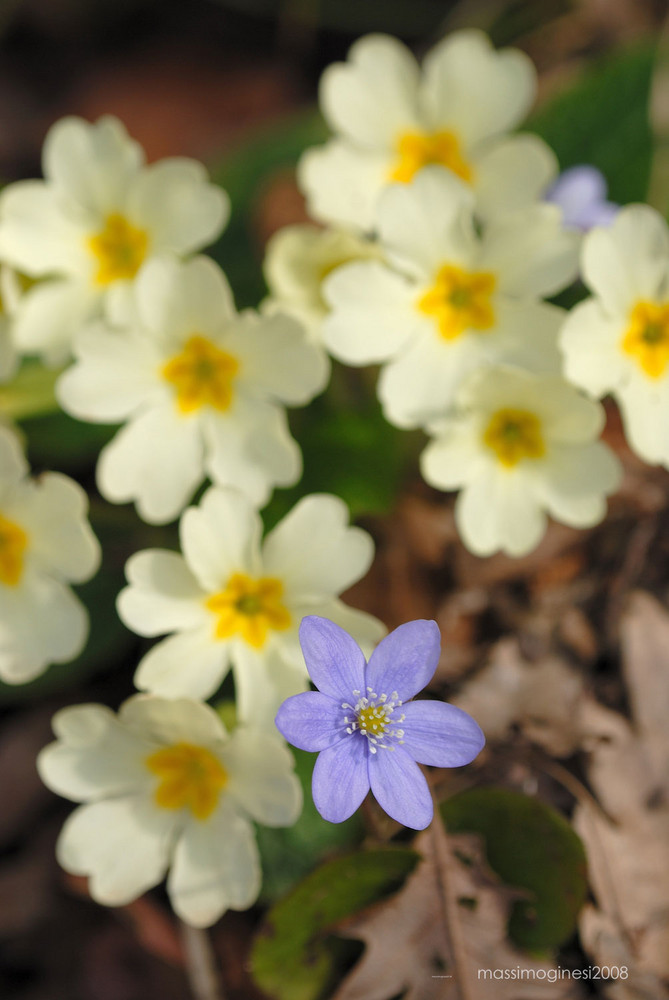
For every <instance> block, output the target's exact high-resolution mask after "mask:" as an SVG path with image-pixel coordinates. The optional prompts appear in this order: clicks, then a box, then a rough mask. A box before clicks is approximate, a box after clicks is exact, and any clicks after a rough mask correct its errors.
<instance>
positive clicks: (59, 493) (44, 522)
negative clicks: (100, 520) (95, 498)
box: [17, 472, 100, 583]
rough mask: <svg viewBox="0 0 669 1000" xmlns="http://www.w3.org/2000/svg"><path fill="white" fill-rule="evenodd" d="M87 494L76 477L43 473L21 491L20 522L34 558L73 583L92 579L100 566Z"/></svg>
mask: <svg viewBox="0 0 669 1000" xmlns="http://www.w3.org/2000/svg"><path fill="white" fill-rule="evenodd" d="M87 513H88V496H87V494H86V493H85V491H84V490H83V489H82V488H81V486H79V484H78V483H75V482H74V480H73V479H70V478H69V477H68V476H64V475H62V474H61V473H60V472H44V473H43V474H42V475H41V476H40V477H39V479H38V480H36V481H35V483H30V484H29V485H28V488H26V489H25V490H24V491H22V493H21V508H20V511H17V514H19V515H20V519H21V525H22V526H23V528H24V529H25V530H26V531H27V532H28V535H29V538H30V551H31V557H32V558H34V560H35V563H36V564H38V565H39V567H40V568H41V569H45V570H46V571H47V572H52V573H54V574H55V575H56V576H62V577H63V578H64V579H66V580H68V581H69V582H71V583H83V582H84V581H85V580H88V579H90V577H91V576H93V574H94V573H95V572H96V570H97V569H98V566H99V565H100V545H99V543H98V540H97V538H96V537H95V535H94V534H93V532H92V531H91V527H90V525H89V523H88V520H87V519H86V515H87Z"/></svg>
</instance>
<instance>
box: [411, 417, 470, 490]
mask: <svg viewBox="0 0 669 1000" xmlns="http://www.w3.org/2000/svg"><path fill="white" fill-rule="evenodd" d="M481 461H482V459H481V445H480V440H479V434H478V432H477V430H476V428H475V426H474V424H473V423H472V422H470V421H455V420H454V421H451V422H449V423H448V424H445V425H444V427H443V430H442V433H441V434H440V435H439V436H438V437H436V438H434V439H433V440H432V441H431V442H430V443H429V444H428V446H427V448H426V449H425V451H424V452H423V454H422V455H421V457H420V469H421V472H422V474H423V478H424V479H425V481H426V482H427V483H430V485H431V486H436V487H438V488H439V489H440V490H457V489H459V488H460V487H461V486H464V485H466V483H468V482H469V481H470V480H473V479H475V478H476V476H477V469H478V467H479V466H480V464H481Z"/></svg>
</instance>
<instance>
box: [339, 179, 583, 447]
mask: <svg viewBox="0 0 669 1000" xmlns="http://www.w3.org/2000/svg"><path fill="white" fill-rule="evenodd" d="M377 216H378V231H379V241H380V244H381V248H382V251H383V254H384V261H357V262H354V263H352V264H346V265H344V266H343V267H340V268H338V269H337V271H336V272H335V273H334V274H332V275H331V277H330V278H328V280H327V281H326V282H325V285H324V288H323V294H324V297H325V299H326V301H327V302H328V303H329V305H330V306H331V309H332V312H331V313H330V315H329V316H328V317H327V318H326V319H325V321H324V323H323V338H324V340H325V343H326V345H327V347H328V348H329V350H330V351H331V353H332V354H333V355H334V356H335V357H336V358H339V359H340V360H342V361H345V362H346V363H348V364H352V365H365V364H370V363H374V362H382V363H384V362H385V364H384V367H383V369H382V372H381V376H380V379H379V384H378V395H379V398H380V400H381V402H382V404H383V409H384V413H385V416H386V418H387V419H388V420H389V421H390V422H391V423H393V424H396V425H397V426H398V427H416V426H419V425H421V424H423V423H425V422H427V421H429V420H430V419H433V418H434V416H435V415H436V414H437V413H440V412H443V411H444V410H445V409H447V408H448V407H449V406H450V405H451V403H452V401H453V397H454V395H455V393H456V392H457V390H458V388H459V386H460V385H461V384H462V382H463V380H464V379H466V377H467V376H468V375H469V374H470V373H471V372H472V371H474V370H476V369H477V368H479V367H480V366H481V365H482V364H491V363H499V362H505V363H506V362H508V363H510V364H515V365H518V366H519V367H522V368H527V369H529V370H534V371H543V372H558V371H559V370H560V356H559V353H558V350H557V345H556V337H557V332H558V329H559V326H560V324H561V322H562V320H563V318H564V310H562V309H559V308H557V307H556V306H553V305H549V304H548V303H546V302H542V301H539V299H540V297H541V296H543V295H552V294H553V293H554V292H557V291H558V290H559V289H561V288H563V287H564V286H565V285H566V284H568V283H569V282H570V281H571V280H572V279H573V278H574V277H575V275H576V264H577V250H578V244H579V239H580V238H579V236H578V234H577V233H575V232H568V231H566V230H564V229H563V227H562V225H561V212H560V209H558V208H557V207H556V206H554V205H546V204H537V205H532V206H530V207H528V208H525V209H519V210H518V211H517V212H514V213H510V214H508V215H506V216H504V218H499V219H497V220H494V221H491V222H490V223H489V224H487V225H486V226H485V227H484V228H483V231H482V234H481V235H480V236H479V235H477V232H476V228H475V225H474V198H473V194H472V192H471V191H469V190H468V189H467V188H466V187H465V186H464V185H463V184H461V182H460V181H459V180H458V178H457V177H454V176H453V175H452V174H449V173H448V172H447V171H445V170H442V169H441V168H439V167H426V168H425V169H424V170H422V171H421V172H420V173H419V174H417V175H416V177H415V179H414V180H413V181H412V182H411V183H410V184H407V185H393V186H391V187H389V188H387V190H386V191H384V192H383V194H382V195H381V197H380V199H379V204H378V211H377Z"/></svg>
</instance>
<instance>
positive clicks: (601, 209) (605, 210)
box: [578, 201, 620, 229]
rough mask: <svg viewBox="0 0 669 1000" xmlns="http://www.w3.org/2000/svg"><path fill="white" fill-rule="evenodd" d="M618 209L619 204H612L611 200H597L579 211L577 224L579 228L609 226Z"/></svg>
mask: <svg viewBox="0 0 669 1000" xmlns="http://www.w3.org/2000/svg"><path fill="white" fill-rule="evenodd" d="M619 211H620V205H614V203H613V202H612V201H598V202H595V203H594V204H592V205H588V207H587V208H584V209H583V210H582V211H581V214H580V216H579V223H578V224H579V226H580V228H581V229H593V228H594V227H595V226H610V225H611V223H612V222H613V220H614V219H615V217H616V215H617V214H618V212H619Z"/></svg>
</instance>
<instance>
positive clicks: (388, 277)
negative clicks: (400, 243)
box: [323, 261, 426, 365]
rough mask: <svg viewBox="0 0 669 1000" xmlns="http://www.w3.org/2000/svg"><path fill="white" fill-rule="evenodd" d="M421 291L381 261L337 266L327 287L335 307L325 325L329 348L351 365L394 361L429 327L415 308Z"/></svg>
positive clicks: (325, 338)
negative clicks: (416, 336) (402, 349)
mask: <svg viewBox="0 0 669 1000" xmlns="http://www.w3.org/2000/svg"><path fill="white" fill-rule="evenodd" d="M419 291H420V289H418V288H417V287H416V286H415V285H414V284H413V283H411V282H409V281H407V280H406V279H405V278H403V277H402V276H401V275H399V274H396V273H395V272H393V271H391V270H390V269H389V268H388V267H386V266H385V265H384V264H380V263H378V262H377V261H355V262H354V263H352V264H345V265H344V266H343V267H338V268H337V270H336V271H335V272H334V273H333V274H332V275H331V276H330V277H329V278H328V280H327V281H326V282H325V283H324V285H323V295H324V297H325V299H326V301H327V303H328V305H329V306H330V308H331V309H332V312H331V314H330V315H329V316H328V317H327V318H326V319H325V320H324V322H323V340H324V341H325V345H326V346H327V348H328V349H329V350H330V351H331V352H332V354H334V356H335V357H336V358H339V359H340V360H341V361H345V362H346V363H347V364H353V365H367V364H370V363H372V362H375V361H383V360H385V359H386V358H390V357H392V356H393V355H394V354H396V352H397V351H398V350H400V349H401V348H402V346H403V345H404V344H405V343H407V341H408V340H410V339H411V337H412V336H413V335H414V334H415V333H416V331H417V330H421V329H423V328H424V327H425V323H426V320H425V317H424V316H422V315H421V314H420V313H419V312H418V311H417V309H416V308H415V305H414V303H415V300H416V297H417V295H418V292H419Z"/></svg>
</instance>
